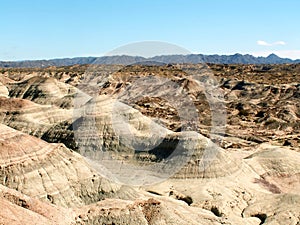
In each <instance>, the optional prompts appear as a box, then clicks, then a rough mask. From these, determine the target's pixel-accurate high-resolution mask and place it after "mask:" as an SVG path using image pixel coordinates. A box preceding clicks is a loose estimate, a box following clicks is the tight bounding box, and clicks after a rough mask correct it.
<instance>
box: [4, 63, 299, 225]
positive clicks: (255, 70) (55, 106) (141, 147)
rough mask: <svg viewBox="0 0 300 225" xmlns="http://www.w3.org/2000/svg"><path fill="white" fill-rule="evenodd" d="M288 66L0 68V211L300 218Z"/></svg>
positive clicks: (93, 218)
mask: <svg viewBox="0 0 300 225" xmlns="http://www.w3.org/2000/svg"><path fill="white" fill-rule="evenodd" d="M183 68H185V69H183ZM297 68H298V66H297V65H290V66H289V65H280V66H278V65H273V66H271V65H268V66H263V65H262V66H254V65H247V66H243V65H209V68H208V67H207V66H203V65H196V66H195V65H165V66H151V65H148V66H143V65H133V66H129V67H122V66H115V65H110V66H101V65H99V66H98V65H94V66H82V67H81V66H73V67H63V68H54V67H53V68H46V69H41V70H39V69H24V70H23V69H3V70H1V71H0V74H1V75H0V121H1V125H0V182H1V185H0V204H1V206H3V210H1V212H0V223H4V224H27V223H29V221H30V222H32V223H35V224H249V225H250V224H251V225H252V224H253V225H254V224H257V225H258V224H294V225H296V224H298V223H299V221H300V209H299V191H300V189H299V188H300V186H299V184H300V182H299V181H300V177H299V174H300V168H299V160H300V158H299V154H300V153H299V152H300V150H299V137H300V136H299V118H300V117H299V115H300V113H299V106H300V105H299V83H298V82H299V74H298V73H297ZM209 69H211V70H209ZM193 71H194V72H195V71H198V72H201V73H200V75H201V76H197V77H191V76H190V75H191V74H192V75H197V73H194V72H193ZM211 73H213V75H214V76H215V79H208V78H209V75H211ZM90 75H93V76H91V77H90ZM198 75H199V74H198ZM197 80H198V81H201V82H202V84H208V83H205V82H207V81H211V82H212V83H211V84H210V85H211V86H210V87H211V88H210V89H208V88H205V87H204V86H203V85H202V86H201V85H199V83H197V82H198V81H197ZM147 82H148V83H147ZM203 82H204V83H203ZM75 86H76V87H75ZM218 88H220V89H221V91H222V93H223V94H224V98H222V96H219V95H217V94H214V90H217V89H218ZM79 90H80V91H79ZM216 93H217V92H216ZM147 94H150V96H149V95H147ZM99 95H100V96H99ZM157 95H158V96H160V97H157ZM180 96H181V97H180ZM208 98H210V99H208ZM176 99H177V100H178V102H176ZM179 100H180V101H179ZM208 100H212V102H213V103H214V100H216V101H215V102H219V103H221V105H220V106H222V105H223V106H224V105H225V106H226V114H227V118H228V120H227V124H226V132H223V133H222V132H218V131H219V130H214V129H213V125H214V122H216V121H212V120H213V116H214V115H221V114H218V113H215V112H214V111H213V109H217V110H218V109H219V107H218V106H219V105H217V104H216V105H213V106H216V107H215V108H214V107H210V104H209V101H208ZM182 103H184V104H182ZM190 103H191V104H190ZM73 106H76V110H75V111H73V108H72V107H73ZM191 106H193V107H191ZM191 112H195V113H196V114H195V115H196V117H198V120H195V118H196V117H194V116H195V115H194V114H191ZM185 115H186V116H185ZM189 117H190V118H189ZM192 122H194V123H192ZM220 122H222V121H220ZM220 131H222V130H220ZM223 134H225V135H224V137H223V138H222V135H223ZM34 136H35V137H34ZM40 138H41V139H43V140H41V139H40ZM210 138H211V139H212V140H211V139H210ZM219 140H220V141H219ZM49 142H52V143H51V144H50V143H49ZM60 143H64V144H65V145H64V144H60ZM66 146H67V147H66ZM222 147H224V148H222ZM73 150H75V151H77V152H75V151H73ZM78 153H80V154H81V155H80V154H78ZM82 155H84V156H88V158H83V157H82ZM167 178H168V179H167ZM116 181H118V182H120V181H121V182H123V183H127V184H133V185H141V184H147V185H146V186H142V187H139V188H137V187H130V186H126V185H122V184H120V183H118V182H116ZM157 182H158V183H157ZM3 185H4V186H3ZM62 207H64V208H62ZM65 207H67V209H66V208H65Z"/></svg>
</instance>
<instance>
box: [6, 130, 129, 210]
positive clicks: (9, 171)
mask: <svg viewBox="0 0 300 225" xmlns="http://www.w3.org/2000/svg"><path fill="white" fill-rule="evenodd" d="M0 133H1V139H0V146H1V159H0V165H1V172H0V173H1V174H0V177H1V179H0V180H1V183H2V184H3V185H5V186H7V187H10V188H13V189H16V190H18V191H20V192H22V193H24V194H26V195H29V196H32V197H37V198H40V199H44V200H48V201H50V202H52V203H54V204H56V205H61V206H80V205H83V204H87V203H91V202H96V201H99V200H101V199H104V198H105V197H107V196H114V195H116V196H118V195H119V197H122V196H123V197H124V198H130V196H131V195H133V196H134V191H131V189H130V188H128V190H127V189H126V187H122V186H121V185H117V184H114V183H111V182H110V181H108V180H107V179H105V178H103V177H101V176H100V175H99V174H98V173H97V172H96V171H94V170H93V169H92V168H91V167H90V166H89V165H88V164H87V163H86V162H85V160H84V159H83V158H82V157H81V156H80V155H78V154H77V153H75V152H73V151H71V150H69V149H67V148H66V147H65V146H63V145H61V144H48V143H46V142H44V141H41V140H39V139H37V138H35V137H32V136H29V135H26V134H24V133H21V132H19V131H16V130H14V129H12V128H9V127H7V126H4V125H0ZM122 189H124V192H123V191H121V190H122ZM119 191H120V192H119ZM118 192H119V193H118Z"/></svg>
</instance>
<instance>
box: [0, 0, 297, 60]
mask: <svg viewBox="0 0 300 225" xmlns="http://www.w3.org/2000/svg"><path fill="white" fill-rule="evenodd" d="M299 9H300V1H297V0H294V1H292V0H287V1H276V0H273V1H271V0H270V1H268V0H265V1H263V0H260V1H259V0H249V1H247V0H244V1H243V0H235V1H234V0H231V1H230V0H227V1H225V0H223V1H222V0H202V1H201V0H198V1H197V0H186V1H184V0H181V1H180V0H170V1H169V0H165V1H164V0H151V1H150V0H139V1H137V0H127V1H125V0H123V1H122V0H110V1H109V0H106V1H100V0H98V1H96V0H85V1H83V0H82V1H80V0H73V1H70V0H65V1H64V0H60V1H59V0H52V1H50V0H47V1H45V0H36V1H35V0H27V1H26V0H20V1H17V0H6V1H4V0H1V1H0V29H1V33H0V61H1V60H24V59H49V58H62V57H76V56H89V55H92V56H100V55H103V54H105V53H106V52H109V51H111V50H113V49H115V48H117V47H119V46H122V45H126V44H128V43H132V42H138V41H145V40H155V41H163V42H168V43H172V44H176V45H179V46H182V47H183V48H186V49H188V50H189V51H191V52H193V53H204V54H234V53H237V52H238V53H242V54H245V53H250V54H254V55H267V54H269V53H271V52H275V53H276V54H278V55H279V56H282V57H291V58H300V28H299V22H300V13H299Z"/></svg>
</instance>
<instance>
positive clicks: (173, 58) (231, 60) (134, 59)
mask: <svg viewBox="0 0 300 225" xmlns="http://www.w3.org/2000/svg"><path fill="white" fill-rule="evenodd" d="M148 62H151V63H152V64H153V63H158V64H161V63H193V64H195V63H216V64H285V63H288V64H292V63H300V59H297V60H292V59H288V58H280V57H278V56H277V55H275V54H271V55H269V56H267V57H255V56H252V55H249V54H246V55H242V54H234V55H203V54H190V55H162V56H154V57H151V58H144V57H139V56H128V55H120V56H102V57H77V58H63V59H50V60H26V61H0V67H27V68H29V67H37V68H39V67H41V68H42V67H49V66H70V65H75V64H121V65H128V64H139V63H148Z"/></svg>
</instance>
